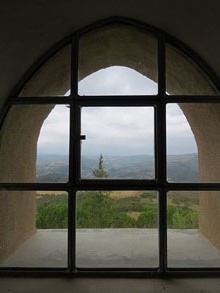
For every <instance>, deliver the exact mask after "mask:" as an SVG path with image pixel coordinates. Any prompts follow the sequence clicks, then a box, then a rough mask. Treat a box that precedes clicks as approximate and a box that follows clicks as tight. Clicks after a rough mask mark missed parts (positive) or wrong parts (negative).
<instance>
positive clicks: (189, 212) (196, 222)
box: [167, 191, 220, 268]
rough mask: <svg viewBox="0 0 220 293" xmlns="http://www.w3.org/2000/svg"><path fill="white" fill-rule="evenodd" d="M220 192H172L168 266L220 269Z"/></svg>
mask: <svg viewBox="0 0 220 293" xmlns="http://www.w3.org/2000/svg"><path fill="white" fill-rule="evenodd" d="M219 206H220V192H219V191H172V192H169V193H168V207H167V225H168V266H169V267H186V268H191V267H220V250H219V248H220V241H219V239H220V232H219V225H220V221H219Z"/></svg>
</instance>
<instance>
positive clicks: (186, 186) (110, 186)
mask: <svg viewBox="0 0 220 293" xmlns="http://www.w3.org/2000/svg"><path fill="white" fill-rule="evenodd" d="M110 24H123V25H128V26H131V27H135V28H137V29H141V30H144V31H146V32H150V33H151V34H153V35H154V36H155V37H156V38H157V39H158V94H157V95H147V96H145V95H143V96H142V95H141V96H134V95H133V96H131V95H129V96H126V95H125V96H94V95H92V96H89V95H87V96H80V95H78V79H77V78H74V77H76V76H78V56H79V40H80V38H81V37H82V36H83V35H84V34H85V33H87V32H89V31H92V30H94V29H96V28H101V27H104V26H107V25H110ZM67 44H70V45H71V46H72V51H71V89H70V95H69V96H63V97H57V96H49V97H36V96H31V97H22V96H19V93H20V91H21V89H22V88H23V87H24V85H25V84H26V82H27V81H28V80H29V79H31V77H32V76H33V74H34V73H35V72H36V71H37V70H38V69H39V68H40V67H41V66H43V65H44V63H45V62H46V61H47V60H49V58H50V57H51V56H53V55H54V54H55V53H56V52H58V51H59V50H60V49H61V48H63V47H64V46H66V45H67ZM166 44H171V45H172V46H174V47H176V48H178V49H179V50H180V51H181V52H183V53H184V54H185V55H186V56H188V57H189V58H190V59H192V60H193V61H194V62H195V64H196V65H198V67H199V68H201V70H202V72H204V73H205V75H206V76H207V78H208V79H209V82H210V84H211V85H212V86H213V88H214V89H216V91H217V92H218V94H216V95H213V96H207V95H206V96H198V95H187V96H184V95H172V96H169V95H168V94H167V93H166V64H165V63H166ZM219 92H220V81H219V79H218V78H217V76H216V75H215V73H214V72H213V71H212V70H211V69H210V68H209V66H208V65H207V64H206V63H205V62H204V61H203V60H202V59H201V58H200V57H198V55H197V54H196V53H195V52H194V51H192V50H191V49H189V48H188V47H186V46H185V45H184V44H182V43H181V42H179V41H177V40H176V39H174V38H173V37H171V36H169V35H168V34H166V33H165V32H163V31H160V30H158V29H156V28H154V27H152V26H149V25H146V24H144V23H140V22H137V21H135V20H131V19H126V18H121V17H113V18H109V19H105V20H102V21H99V22H96V23H94V24H91V25H89V26H87V27H85V28H83V29H80V30H78V31H76V32H74V33H73V34H72V35H71V36H69V37H67V38H65V39H64V40H62V41H61V42H59V43H58V44H57V45H55V46H54V47H53V48H52V49H51V50H49V51H48V52H46V53H45V54H44V55H43V56H42V57H41V58H39V59H38V60H37V61H36V62H35V63H34V65H33V66H32V67H31V69H30V70H29V71H28V72H27V73H26V74H25V76H24V77H23V78H22V80H21V81H20V82H19V84H18V85H17V86H16V87H15V89H14V90H13V91H12V92H11V94H10V97H9V98H8V100H7V101H6V103H5V105H4V107H3V108H2V110H1V115H0V127H2V125H3V122H4V119H5V117H6V115H7V113H8V111H9V109H10V107H11V106H12V105H18V104H21V105H25V104H51V103H52V104H63V105H66V104H68V105H70V144H69V145H70V146H69V150H70V151H69V181H68V182H67V183H7V182H5V183H0V190H17V191H19V190H20V191H22V190H60V191H66V192H68V194H69V196H68V205H69V209H68V224H69V225H68V267H67V268H66V269H61V268H57V269H55V268H50V267H48V268H4V267H1V268H0V275H12V274H20V275H24V274H25V275H27V274H30V275H31V274H34V275H36V274H38V275H39V274H43V275H45V274H49V275H59V276H60V275H62V274H63V275H73V276H119V275H120V276H126V277H128V276H131V277H134V276H145V277H152V276H183V275H184V276H196V275H200V276H201V274H203V275H204V276H209V275H211V276H213V274H216V275H218V276H219V275H220V267H219V268H212V267H210V268H208V267H207V268H169V267H168V266H167V223H166V221H167V220H166V209H167V193H168V192H169V191H182V190H187V191H191V190H192V191H193V190H197V191H214V190H215V191H216V190H218V191H220V183H169V182H167V152H166V105H167V104H170V103H176V104H178V103H190V102H191V103H192V102H193V103H220V95H219ZM86 106H87V107H88V106H95V107H101V106H105V107H117V106H120V107H123V106H124V107H125V106H126V107H128V106H131V107H132V106H139V107H145V106H151V107H154V109H155V110H154V113H155V115H154V117H155V123H154V133H155V175H156V178H155V180H130V179H128V180H112V179H107V180H105V179H98V180H96V179H88V180H87V179H81V178H80V174H81V172H80V168H81V150H80V144H81V135H82V133H81V131H80V124H81V107H86ZM143 189H145V190H155V191H157V192H158V197H159V267H158V268H146V269H145V268H135V269H133V268H120V269H118V268H111V269H110V268H109V269H107V268H100V269H96V268H94V269H81V268H76V266H75V261H76V257H75V252H76V233H75V232H76V223H75V221H73V220H72V219H75V217H76V193H77V191H81V190H143Z"/></svg>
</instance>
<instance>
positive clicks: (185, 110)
mask: <svg viewBox="0 0 220 293" xmlns="http://www.w3.org/2000/svg"><path fill="white" fill-rule="evenodd" d="M180 109H181V110H180ZM219 114H220V104H211V103H196V104H195V103H194V104H193V103H180V104H179V108H178V106H177V105H173V104H168V105H167V154H168V157H167V162H168V166H167V168H168V181H170V182H203V183H205V182H207V183H215V182H220V173H219V168H220V156H219V146H220V135H219V134H220V120H219Z"/></svg>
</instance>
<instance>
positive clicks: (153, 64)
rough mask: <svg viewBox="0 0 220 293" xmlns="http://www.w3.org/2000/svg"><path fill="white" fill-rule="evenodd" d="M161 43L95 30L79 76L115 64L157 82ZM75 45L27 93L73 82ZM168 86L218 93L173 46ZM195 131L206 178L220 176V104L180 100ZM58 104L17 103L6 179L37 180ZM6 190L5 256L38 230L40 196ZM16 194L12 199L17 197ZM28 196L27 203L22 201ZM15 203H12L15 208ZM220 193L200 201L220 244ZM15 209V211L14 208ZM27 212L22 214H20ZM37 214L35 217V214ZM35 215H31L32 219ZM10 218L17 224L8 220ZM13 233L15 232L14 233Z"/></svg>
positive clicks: (84, 47)
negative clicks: (41, 145) (48, 122)
mask: <svg viewBox="0 0 220 293" xmlns="http://www.w3.org/2000/svg"><path fill="white" fill-rule="evenodd" d="M156 50H157V42H156V40H155V39H154V38H153V37H152V36H151V35H148V34H146V33H145V32H143V31H138V30H136V29H134V28H130V27H127V26H120V27H119V28H117V27H115V26H112V27H108V28H105V29H103V30H97V31H96V32H90V33H88V34H87V35H85V36H84V37H83V38H82V39H81V41H80V56H79V80H80V79H82V78H84V77H86V76H87V75H89V74H91V73H93V72H95V71H97V70H99V69H102V68H106V67H108V66H112V65H119V66H126V67H130V68H133V69H135V70H137V71H138V72H140V73H141V74H143V75H146V76H147V77H149V78H150V79H152V80H154V81H157V53H155V52H156ZM69 65H70V48H69V47H66V48H64V49H63V50H61V51H60V52H59V53H57V54H56V55H55V56H54V57H52V59H51V60H49V61H48V62H47V63H46V65H45V67H42V69H40V70H39V71H38V72H37V73H36V74H35V75H34V76H33V78H32V80H31V81H30V82H28V83H27V84H26V86H25V87H24V90H23V92H22V93H21V94H22V95H23V96H48V95H63V94H65V93H66V92H67V90H69V85H70V67H69ZM167 74H168V75H167V76H168V77H167V86H168V88H167V91H168V92H169V94H173V93H175V94H192V93H193V94H213V93H214V91H213V89H212V87H211V86H210V84H209V83H208V82H207V80H206V78H205V77H204V76H203V75H202V74H201V73H200V72H199V71H197V70H196V69H195V68H194V66H193V65H192V63H191V62H190V61H188V60H186V59H184V58H183V56H181V55H179V54H178V53H177V52H176V51H175V50H173V49H172V48H168V50H167ZM180 106H181V109H182V110H183V112H184V114H185V116H186V118H187V120H188V122H189V124H190V126H191V128H192V131H193V133H194V135H195V139H196V142H197V145H198V151H199V170H200V178H201V180H202V181H209V182H214V181H216V180H219V174H218V168H219V165H220V156H219V154H218V146H219V145H220V144H219V143H220V141H219V140H220V138H219V130H220V124H219V123H220V115H219V110H220V107H219V105H218V106H217V105H211V104H209V105H207V104H200V105H198V106H196V105H193V104H188V105H187V104H181V105H180ZM52 108H53V105H47V106H45V105H44V106H43V105H38V106H36V105H35V106H34V105H28V106H13V107H12V108H11V110H10V111H9V113H8V115H7V119H6V121H5V123H4V126H3V128H2V129H1V132H0V174H1V178H0V181H1V182H33V181H34V180H35V177H36V174H35V172H36V171H35V168H36V145H37V140H38V136H39V132H40V129H41V126H42V123H43V121H44V119H45V118H46V117H47V116H48V114H49V113H50V111H51V110H52ZM22 194H23V193H22V192H21V193H20V195H19V196H17V195H16V196H14V197H12V196H9V195H8V193H6V192H3V193H2V194H1V206H0V215H1V225H0V227H1V228H0V229H1V231H0V235H1V239H2V240H1V241H2V244H1V246H2V247H3V249H2V252H0V259H1V258H2V257H3V254H4V255H6V254H9V253H10V252H11V251H13V250H14V249H15V248H16V247H17V246H18V245H19V244H20V243H21V242H22V241H23V239H26V238H27V237H28V236H30V235H32V233H33V231H34V230H35V224H34V218H35V212H36V211H35V199H34V198H33V199H32V200H30V201H29V202H27V201H26V200H25V197H24V198H23V199H24V200H23V199H22V197H23V195H22ZM12 198H13V199H12ZM22 201H23V203H22ZM12 207H13V208H12ZM219 207H220V198H219V196H218V193H213V196H209V198H207V195H206V194H205V193H204V192H203V193H201V200H200V231H201V232H202V233H203V234H204V235H206V236H207V237H208V239H210V241H212V243H214V244H215V245H216V246H217V247H220V235H219V234H220V233H219V229H218V227H219V225H220V217H219V216H218V215H219V209H220V208H219ZM15 210H16V211H15ZM21 215H22V216H21ZM31 217H33V218H31ZM30 219H32V220H30ZM10 221H11V223H12V224H9V222H10ZM16 225H17V226H19V227H22V228H19V229H15V227H16ZM17 230H19V231H17ZM12 235H13V236H12Z"/></svg>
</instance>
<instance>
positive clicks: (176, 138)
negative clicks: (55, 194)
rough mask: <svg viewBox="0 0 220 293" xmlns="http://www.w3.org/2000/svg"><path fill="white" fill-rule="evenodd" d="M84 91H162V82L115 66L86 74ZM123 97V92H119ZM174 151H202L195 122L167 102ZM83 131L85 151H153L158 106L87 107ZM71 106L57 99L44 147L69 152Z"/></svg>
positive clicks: (43, 149) (41, 143)
mask: <svg viewBox="0 0 220 293" xmlns="http://www.w3.org/2000/svg"><path fill="white" fill-rule="evenodd" d="M79 92H80V94H90V95H93V94H96V95H99V94H103V95H116V94H117V95H121V94H127V95H133V94H136V95H141V94H156V93H157V84H156V83H155V82H153V81H152V80H150V79H148V78H146V77H145V76H143V75H141V74H140V73H138V72H136V71H135V70H132V69H128V68H125V67H119V66H113V67H110V68H106V69H102V70H99V71H97V72H95V73H94V74H92V75H90V76H88V77H86V78H85V79H84V80H82V81H80V83H79ZM115 99H117V96H116V97H115ZM166 109H167V111H166V116H167V118H166V121H167V152H168V154H181V153H184V154H186V153H194V152H197V147H196V143H195V139H194V136H193V134H192V131H191V129H190V126H189V124H188V122H187V120H186V118H185V116H184V114H183V112H182V111H181V109H180V108H179V107H178V105H177V104H169V105H167V108H166ZM81 123H82V126H81V133H82V134H84V135H86V140H85V141H83V142H82V145H81V146H82V153H83V154H95V155H98V154H100V153H101V152H102V153H103V154H118V155H128V154H130V155H131V154H133V155H135V154H151V155H152V154H153V153H154V108H153V107H83V108H82V122H81ZM68 148H69V108H67V107H66V106H65V105H57V106H56V107H55V108H54V109H53V110H52V112H51V113H50V115H49V116H48V117H47V119H46V120H45V122H44V124H43V127H42V129H41V133H40V136H39V140H38V153H51V154H54V153H58V154H61V153H66V154H67V153H68Z"/></svg>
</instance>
